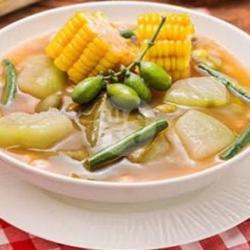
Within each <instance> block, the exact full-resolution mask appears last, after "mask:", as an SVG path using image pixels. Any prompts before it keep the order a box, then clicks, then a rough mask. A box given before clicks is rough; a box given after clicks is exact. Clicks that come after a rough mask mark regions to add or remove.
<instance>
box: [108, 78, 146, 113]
mask: <svg viewBox="0 0 250 250" xmlns="http://www.w3.org/2000/svg"><path fill="white" fill-rule="evenodd" d="M107 92H108V95H109V97H110V100H111V102H112V103H113V104H114V105H115V106H116V107H117V108H119V109H122V110H126V111H132V110H134V109H136V108H138V107H139V105H140V102H141V99H140V97H139V96H138V94H137V93H136V91H135V90H134V89H132V88H131V87H129V86H127V85H125V84H122V83H112V84H108V86H107Z"/></svg>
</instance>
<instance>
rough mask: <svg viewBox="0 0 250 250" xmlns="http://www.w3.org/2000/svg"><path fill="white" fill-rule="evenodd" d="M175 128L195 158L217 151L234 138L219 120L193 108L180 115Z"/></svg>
mask: <svg viewBox="0 0 250 250" xmlns="http://www.w3.org/2000/svg"><path fill="white" fill-rule="evenodd" d="M175 129H176V132H177V134H178V135H179V137H180V139H181V141H182V143H183V145H184V147H185V148H186V150H187V152H188V153H189V155H190V156H191V158H192V159H195V160H201V159H204V158H207V157H209V156H212V155H214V154H216V153H218V152H219V151H221V150H222V149H224V148H226V147H227V146H229V145H230V144H231V143H232V142H233V140H234V138H235V136H234V134H233V132H232V131H231V130H230V129H229V128H228V127H227V126H225V125H224V124H222V123H221V122H220V121H218V120H217V119H215V118H213V117H211V116H209V115H207V114H204V113H202V112H200V111H195V110H190V111H188V112H186V113H185V114H184V115H182V116H181V117H180V118H179V119H178V120H177V122H176V124H175Z"/></svg>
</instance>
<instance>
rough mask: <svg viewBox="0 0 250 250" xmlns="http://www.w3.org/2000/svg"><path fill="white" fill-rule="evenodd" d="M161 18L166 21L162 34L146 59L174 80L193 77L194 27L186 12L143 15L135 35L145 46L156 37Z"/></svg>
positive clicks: (138, 21) (140, 17) (138, 22)
mask: <svg viewBox="0 0 250 250" xmlns="http://www.w3.org/2000/svg"><path fill="white" fill-rule="evenodd" d="M161 16H166V17H167V20H166V22H165V24H164V26H163V28H162V30H161V32H160V34H159V37H158V39H157V41H156V44H155V46H154V47H152V48H151V49H150V50H149V52H148V53H147V55H146V57H145V60H147V61H149V62H154V63H156V64H157V65H159V66H161V67H163V69H164V70H166V71H167V72H168V73H169V74H170V75H171V77H172V79H173V80H179V79H182V78H186V77H189V76H190V60H191V51H192V42H191V37H192V34H193V32H194V27H193V24H192V21H191V18H190V16H189V15H188V14H185V13H143V14H141V15H139V17H138V19H137V29H136V31H135V33H136V36H137V38H138V40H139V42H140V43H141V47H142V48H143V47H144V46H145V43H146V42H147V40H148V39H149V38H150V37H151V36H152V35H153V33H154V31H155V29H156V27H157V25H159V23H160V21H161Z"/></svg>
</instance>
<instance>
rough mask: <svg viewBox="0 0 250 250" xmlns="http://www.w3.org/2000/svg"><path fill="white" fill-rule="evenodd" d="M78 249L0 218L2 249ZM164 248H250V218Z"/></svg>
mask: <svg viewBox="0 0 250 250" xmlns="http://www.w3.org/2000/svg"><path fill="white" fill-rule="evenodd" d="M77 249H78V250H79V249H80V248H75V247H69V246H65V245H61V244H57V243H54V242H50V241H47V240H43V239H41V238H38V237H36V236H33V235H31V234H28V233H25V232H23V231H21V230H19V229H17V228H16V227H14V226H12V225H10V224H8V223H6V222H5V221H3V220H0V250H77ZM85 250H86V249H85ZM132 250H136V249H132ZM162 250H250V219H249V220H247V221H245V222H243V223H242V224H240V225H238V226H237V227H234V228H232V229H230V230H228V231H226V232H224V233H221V234H219V235H215V236H213V237H211V238H207V239H204V240H201V241H199V242H194V243H190V244H186V245H182V246H176V247H170V248H165V249H162Z"/></svg>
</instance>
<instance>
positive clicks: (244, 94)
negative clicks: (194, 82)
mask: <svg viewBox="0 0 250 250" xmlns="http://www.w3.org/2000/svg"><path fill="white" fill-rule="evenodd" d="M198 68H199V69H201V70H202V71H205V72H206V73H207V74H208V75H209V76H211V77H213V78H214V79H216V80H217V81H219V82H220V83H222V84H223V85H225V86H226V87H227V88H228V89H229V90H230V91H231V92H232V93H233V94H234V95H236V96H238V97H239V98H240V99H242V100H243V101H245V102H247V103H248V104H250V92H249V91H248V90H247V89H245V88H243V87H242V86H240V85H239V83H238V82H237V81H236V80H234V79H232V78H230V77H229V76H227V75H225V74H223V73H221V72H219V71H217V70H215V69H213V68H211V67H209V66H208V65H206V64H204V63H201V64H199V65H198Z"/></svg>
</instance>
